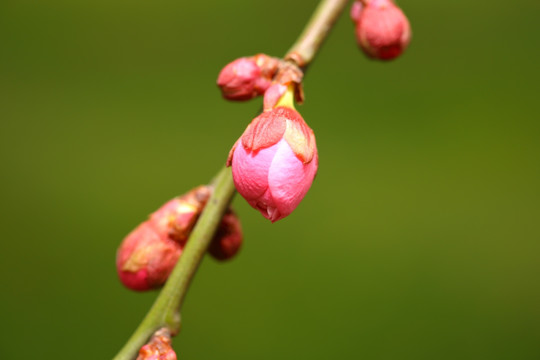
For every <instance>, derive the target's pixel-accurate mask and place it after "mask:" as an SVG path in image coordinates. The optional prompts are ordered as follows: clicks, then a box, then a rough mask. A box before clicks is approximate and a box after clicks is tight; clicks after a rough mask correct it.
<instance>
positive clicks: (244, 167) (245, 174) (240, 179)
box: [232, 144, 277, 206]
mask: <svg viewBox="0 0 540 360" xmlns="http://www.w3.org/2000/svg"><path fill="white" fill-rule="evenodd" d="M276 150H277V144H276V145H273V146H270V147H268V148H265V149H261V150H259V151H257V152H253V151H247V150H246V149H244V146H242V144H238V146H236V149H235V151H234V156H233V159H232V173H233V180H234V185H235V186H236V190H238V192H239V193H240V195H242V196H243V197H244V198H245V199H246V200H247V201H248V202H249V203H250V204H251V202H252V201H256V200H258V198H259V197H261V196H262V195H263V194H264V193H265V192H266V190H267V189H268V170H269V169H270V165H271V164H272V160H273V158H274V154H275V153H276ZM252 206H254V205H252Z"/></svg>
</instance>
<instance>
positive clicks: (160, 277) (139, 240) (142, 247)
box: [116, 221, 182, 291]
mask: <svg viewBox="0 0 540 360" xmlns="http://www.w3.org/2000/svg"><path fill="white" fill-rule="evenodd" d="M181 253H182V246H181V245H180V244H179V243H178V242H176V241H174V240H171V239H169V238H168V237H167V236H163V234H159V233H158V232H157V231H156V229H155V228H154V227H152V225H151V224H150V223H149V222H148V221H145V222H144V223H142V224H141V225H139V226H138V227H137V228H136V229H135V230H133V231H132V232H131V233H130V234H129V235H128V236H127V237H126V238H125V239H124V241H123V242H122V245H120V248H119V249H118V252H117V255H116V269H117V271H118V276H119V277H120V280H121V281H122V283H123V284H124V285H125V286H126V287H127V288H130V289H132V290H137V291H145V290H150V289H155V288H158V287H160V286H161V285H163V284H164V283H165V281H167V278H168V277H169V274H170V273H171V271H172V269H173V268H174V265H175V264H176V262H177V261H178V258H179V257H180V254H181Z"/></svg>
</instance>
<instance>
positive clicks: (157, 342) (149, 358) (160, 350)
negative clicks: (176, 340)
mask: <svg viewBox="0 0 540 360" xmlns="http://www.w3.org/2000/svg"><path fill="white" fill-rule="evenodd" d="M137 360H176V353H175V352H174V350H173V348H172V345H171V335H170V332H169V331H168V330H167V329H166V328H163V329H160V330H158V331H156V333H155V334H154V335H153V336H152V339H150V341H149V342H148V344H146V345H143V347H141V349H140V350H139V356H138V357H137Z"/></svg>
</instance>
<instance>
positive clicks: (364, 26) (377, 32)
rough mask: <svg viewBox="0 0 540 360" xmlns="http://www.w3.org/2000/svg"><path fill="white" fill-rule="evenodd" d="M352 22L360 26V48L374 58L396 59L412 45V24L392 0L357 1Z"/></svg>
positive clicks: (352, 9) (358, 36) (358, 34)
mask: <svg viewBox="0 0 540 360" xmlns="http://www.w3.org/2000/svg"><path fill="white" fill-rule="evenodd" d="M351 18H352V19H353V21H354V22H355V23H356V40H357V41H358V45H359V46H360V48H361V49H362V50H363V51H364V53H366V55H368V56H369V57H371V58H374V59H379V60H391V59H394V58H396V57H398V56H399V55H401V53H403V51H405V49H406V48H407V46H408V45H409V42H410V40H411V35H412V34H411V27H410V24H409V20H407V17H406V16H405V14H403V12H402V11H401V9H400V8H399V7H398V6H396V4H395V3H394V2H393V1H392V0H363V1H356V2H355V3H354V4H353V6H352V8H351Z"/></svg>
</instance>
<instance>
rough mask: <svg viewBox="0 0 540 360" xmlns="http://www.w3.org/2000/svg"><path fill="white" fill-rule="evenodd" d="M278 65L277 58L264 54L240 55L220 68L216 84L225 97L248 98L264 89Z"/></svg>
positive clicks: (261, 92)
mask: <svg viewBox="0 0 540 360" xmlns="http://www.w3.org/2000/svg"><path fill="white" fill-rule="evenodd" d="M278 66H279V61H278V60H277V59H275V58H272V57H270V56H267V55H264V54H258V55H255V56H252V57H242V58H239V59H236V60H234V61H233V62H231V63H229V64H227V65H226V66H225V67H224V68H223V69H222V70H221V72H220V73H219V76H218V79H217V85H218V86H219V87H220V88H221V92H222V94H223V97H224V98H225V99H228V100H235V101H243V100H249V99H252V98H254V97H256V96H259V95H262V94H263V93H264V92H265V91H266V89H267V88H268V87H269V86H270V85H271V83H272V77H273V76H274V74H275V73H276V71H277V68H278Z"/></svg>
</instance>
